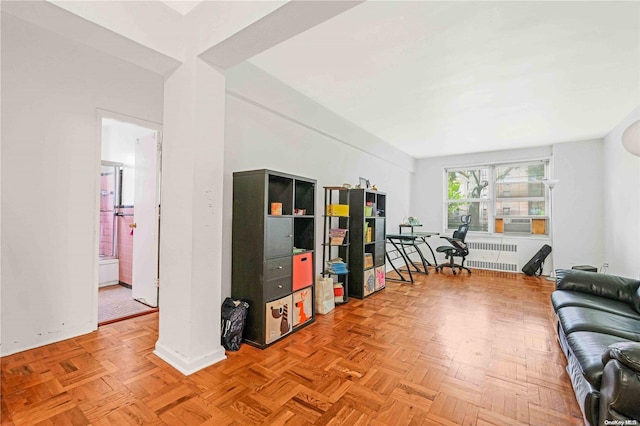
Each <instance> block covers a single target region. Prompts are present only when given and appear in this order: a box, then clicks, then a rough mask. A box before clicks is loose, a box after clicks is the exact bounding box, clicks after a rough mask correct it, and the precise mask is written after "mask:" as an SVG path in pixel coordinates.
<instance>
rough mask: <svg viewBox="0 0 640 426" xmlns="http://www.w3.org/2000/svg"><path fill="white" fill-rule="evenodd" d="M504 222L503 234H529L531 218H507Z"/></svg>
mask: <svg viewBox="0 0 640 426" xmlns="http://www.w3.org/2000/svg"><path fill="white" fill-rule="evenodd" d="M503 221H504V233H505V234H520V235H523V234H526V235H530V234H531V218H528V217H507V218H504V219H503Z"/></svg>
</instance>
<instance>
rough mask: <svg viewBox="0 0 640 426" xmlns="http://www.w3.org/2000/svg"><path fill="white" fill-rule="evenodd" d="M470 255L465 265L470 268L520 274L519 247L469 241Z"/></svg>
mask: <svg viewBox="0 0 640 426" xmlns="http://www.w3.org/2000/svg"><path fill="white" fill-rule="evenodd" d="M467 244H468V246H469V255H468V256H467V261H466V262H465V265H467V266H468V267H470V268H478V269H491V270H494V271H508V272H518V271H520V266H519V265H518V245H517V244H502V243H489V242H478V241H467Z"/></svg>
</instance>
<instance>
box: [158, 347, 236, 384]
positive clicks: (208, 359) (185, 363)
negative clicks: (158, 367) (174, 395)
mask: <svg viewBox="0 0 640 426" xmlns="http://www.w3.org/2000/svg"><path fill="white" fill-rule="evenodd" d="M153 353H154V354H156V355H157V356H158V357H160V358H161V359H162V360H163V361H165V362H166V363H167V364H169V365H171V366H172V367H173V368H175V369H176V370H178V371H179V372H181V373H182V374H184V375H185V376H188V375H190V374H193V373H195V372H196V371H200V370H202V369H203V368H206V367H208V366H210V365H213V364H215V363H217V362H220V361H222V360H224V359H226V358H227V356H226V355H225V352H224V348H223V347H222V346H220V347H218V348H217V349H215V350H213V351H211V352H209V353H207V354H204V355H201V356H198V357H185V356H184V355H182V354H179V353H177V352H176V351H173V350H171V349H169V348H167V347H166V346H164V345H163V344H162V343H160V342H157V343H156V350H155V351H153Z"/></svg>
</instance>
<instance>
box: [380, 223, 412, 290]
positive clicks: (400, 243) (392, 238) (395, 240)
mask: <svg viewBox="0 0 640 426" xmlns="http://www.w3.org/2000/svg"><path fill="white" fill-rule="evenodd" d="M417 238H418V237H417V236H416V235H411V234H387V235H386V239H387V241H388V242H389V243H390V244H391V245H392V246H393V248H394V249H395V250H394V251H395V252H396V253H398V256H399V257H402V260H404V264H405V265H407V272H408V273H409V279H406V278H405V276H404V275H402V272H400V270H399V269H398V268H396V265H394V264H393V259H391V257H390V254H389V253H391V251H390V250H385V256H386V257H387V260H388V261H389V264H390V265H391V267H392V268H393V270H394V271H395V272H396V274H398V276H399V277H400V278H399V279H396V278H389V277H387V279H388V280H392V281H404V282H407V281H410V282H411V283H413V274H412V273H411V268H410V267H409V263H411V264H412V265H413V266H414V267H415V264H413V262H412V261H411V259H409V255H408V254H407V252H406V250H405V248H404V247H405V245H410V246H413V247H415V242H416V239H417ZM396 259H397V257H396Z"/></svg>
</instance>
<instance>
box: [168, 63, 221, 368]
mask: <svg viewBox="0 0 640 426" xmlns="http://www.w3.org/2000/svg"><path fill="white" fill-rule="evenodd" d="M224 102H225V78H224V74H223V73H221V72H219V71H217V70H215V69H214V68H212V67H211V66H209V65H207V64H206V63H204V62H203V61H202V60H201V59H198V58H197V57H195V55H194V56H193V57H191V58H189V59H188V60H187V61H186V62H185V63H184V64H183V65H181V66H180V68H178V69H177V70H176V71H175V72H174V73H173V74H172V75H171V76H169V77H168V78H167V79H166V81H165V93H164V138H163V162H162V197H161V218H162V220H161V229H160V301H161V302H160V303H161V308H160V327H159V330H160V331H159V339H158V342H157V343H156V350H155V354H156V355H158V356H159V357H160V358H162V359H163V360H165V361H166V362H168V363H169V364H171V365H172V366H173V367H175V368H176V369H178V370H179V371H180V372H182V373H183V374H185V375H188V374H191V373H194V372H195V371H198V370H200V369H202V368H204V367H206V366H208V365H211V364H214V363H216V362H218V361H220V360H222V359H224V358H225V353H224V348H223V347H222V346H221V344H220V306H221V305H222V301H221V258H222V256H221V248H222V183H223V160H224Z"/></svg>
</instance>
